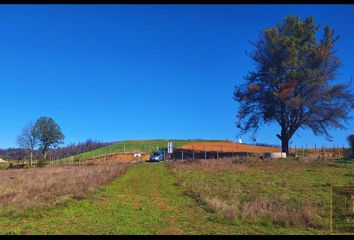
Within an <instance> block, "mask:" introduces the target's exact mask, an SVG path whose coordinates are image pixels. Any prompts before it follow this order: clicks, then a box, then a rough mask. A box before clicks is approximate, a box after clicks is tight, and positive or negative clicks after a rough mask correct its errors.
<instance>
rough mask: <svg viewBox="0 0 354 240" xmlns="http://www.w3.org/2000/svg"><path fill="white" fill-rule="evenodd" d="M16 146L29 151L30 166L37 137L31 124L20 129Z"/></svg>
mask: <svg viewBox="0 0 354 240" xmlns="http://www.w3.org/2000/svg"><path fill="white" fill-rule="evenodd" d="M17 144H18V145H19V146H20V147H21V148H24V149H29V150H30V153H31V157H30V165H31V166H32V161H33V151H34V149H35V147H36V146H37V144H38V135H37V132H36V130H35V127H34V124H33V123H32V122H30V123H29V124H27V125H26V126H25V127H24V128H23V129H22V132H21V134H20V135H19V136H18V137H17Z"/></svg>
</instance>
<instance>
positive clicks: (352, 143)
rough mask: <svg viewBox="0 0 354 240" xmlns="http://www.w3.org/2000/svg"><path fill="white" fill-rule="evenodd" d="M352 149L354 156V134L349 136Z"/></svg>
mask: <svg viewBox="0 0 354 240" xmlns="http://www.w3.org/2000/svg"><path fill="white" fill-rule="evenodd" d="M347 140H348V142H349V146H350V150H351V156H354V134H352V135H349V136H348V138H347Z"/></svg>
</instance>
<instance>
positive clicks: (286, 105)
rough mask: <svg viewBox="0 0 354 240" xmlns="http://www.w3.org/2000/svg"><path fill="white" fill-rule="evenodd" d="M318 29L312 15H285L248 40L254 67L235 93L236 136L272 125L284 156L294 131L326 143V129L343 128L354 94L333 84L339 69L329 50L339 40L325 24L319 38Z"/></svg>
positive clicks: (348, 88)
mask: <svg viewBox="0 0 354 240" xmlns="http://www.w3.org/2000/svg"><path fill="white" fill-rule="evenodd" d="M319 29H320V25H315V24H314V20H313V17H308V18H306V19H305V20H301V19H300V18H299V17H297V16H288V17H286V18H284V22H283V23H278V24H277V26H276V27H273V28H269V29H265V30H263V31H261V35H260V37H259V38H258V39H257V40H256V41H255V42H252V44H253V46H254V47H255V49H254V51H253V52H252V53H251V54H249V55H250V57H251V58H252V59H253V61H254V63H255V66H256V69H255V70H253V71H250V72H249V73H248V74H247V76H246V77H245V79H246V83H245V84H242V85H239V86H235V91H234V99H235V101H237V102H238V103H239V104H240V107H239V110H238V113H237V122H236V124H237V127H238V128H240V129H241V133H246V132H249V131H251V132H253V133H255V132H256V131H257V130H258V129H259V128H260V126H261V125H263V124H267V123H271V122H276V123H277V124H279V126H280V133H279V134H276V136H277V137H278V138H279V139H280V140H281V144H282V151H283V152H287V153H288V150H289V149H288V145H289V140H290V139H291V137H292V136H293V135H294V133H295V132H296V131H297V130H298V129H299V128H308V129H311V130H312V131H313V133H314V134H315V135H325V136H326V137H327V138H328V139H330V138H331V136H330V134H329V132H328V129H329V128H331V127H334V128H341V129H343V128H345V123H346V120H348V118H349V112H350V111H351V109H353V107H354V97H353V93H352V92H351V89H350V83H348V84H338V83H334V82H333V80H335V79H336V76H337V73H338V68H339V67H340V65H341V62H340V60H339V58H338V57H337V56H336V50H335V48H334V45H335V42H336V41H337V40H338V36H336V35H335V33H334V31H333V30H332V29H331V28H330V27H329V26H327V27H325V28H324V34H323V36H322V38H321V39H319V40H318V39H316V34H317V32H318V31H319Z"/></svg>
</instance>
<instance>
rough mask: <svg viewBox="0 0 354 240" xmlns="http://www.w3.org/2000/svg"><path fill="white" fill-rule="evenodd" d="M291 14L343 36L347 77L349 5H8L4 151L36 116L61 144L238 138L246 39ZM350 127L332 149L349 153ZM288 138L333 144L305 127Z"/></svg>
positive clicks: (352, 51) (353, 51) (353, 40)
mask: <svg viewBox="0 0 354 240" xmlns="http://www.w3.org/2000/svg"><path fill="white" fill-rule="evenodd" d="M290 14H297V15H300V16H301V17H303V18H304V17H307V16H310V15H313V16H314V17H315V21H316V22H317V23H321V24H322V25H323V26H324V25H330V26H331V27H332V28H334V29H335V30H336V32H337V33H338V34H339V35H340V36H341V39H340V40H339V41H338V44H337V49H338V55H339V57H340V58H341V60H342V61H343V67H342V68H341V73H340V75H339V76H338V79H339V80H344V81H348V80H350V76H351V75H354V59H353V58H354V57H353V56H354V28H353V26H354V5H337V6H336V5H317V6H314V5H282V6H279V5H1V6H0V53H1V54H0V81H1V96H0V102H1V110H2V111H1V113H2V114H1V118H0V148H6V147H16V137H17V135H18V134H19V133H20V131H21V128H22V127H23V126H24V125H26V124H27V123H28V122H29V121H31V120H32V121H35V120H36V119H37V118H38V117H40V116H50V117H52V118H54V119H55V120H56V121H57V123H58V124H59V125H60V126H61V128H62V130H63V132H64V134H65V136H66V138H65V144H69V143H74V142H78V141H83V140H85V139H86V138H93V139H97V140H100V141H116V140H125V139H166V138H175V139H189V138H191V139H193V138H202V139H228V140H236V136H237V134H238V130H237V129H236V128H235V121H236V119H235V113H236V110H237V107H238V105H237V104H236V103H235V102H234V100H233V98H232V97H233V95H232V93H233V89H234V86H235V84H239V83H241V82H243V81H244V79H243V76H244V75H246V73H247V71H249V70H252V69H253V67H254V65H253V64H252V62H251V60H250V59H249V57H247V56H246V55H245V51H247V50H248V51H249V50H251V49H252V47H251V45H250V44H249V41H250V40H254V39H256V38H257V36H258V35H259V31H260V30H261V29H264V28H268V27H272V26H274V25H275V24H276V22H277V21H281V20H282V19H283V17H285V16H287V15H290ZM351 116H353V113H352V114H351ZM352 121H353V120H352ZM349 124H350V126H349V128H348V129H347V130H345V131H340V130H335V129H334V130H332V131H330V132H331V133H332V134H333V136H334V138H333V141H334V143H335V144H340V145H341V144H345V145H347V142H346V140H345V138H346V136H347V135H349V134H350V133H354V126H353V124H352V122H351V123H349ZM278 132H279V128H278V127H277V126H276V125H270V126H265V127H264V128H263V129H262V130H261V131H259V133H258V135H257V142H262V143H271V144H274V143H276V144H279V141H278V139H277V138H276V137H275V134H276V133H278ZM243 141H244V142H251V140H250V139H249V137H248V136H247V135H246V136H244V137H243ZM293 142H294V144H295V143H296V144H297V145H298V146H299V145H302V144H303V145H305V144H308V145H311V144H313V143H316V144H318V145H322V144H327V146H333V143H331V142H327V141H326V140H325V139H324V137H314V136H313V135H312V134H311V133H310V131H305V130H301V131H300V132H299V133H298V134H296V136H294V138H293Z"/></svg>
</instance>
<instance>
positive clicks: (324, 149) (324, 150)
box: [323, 146, 327, 160]
mask: <svg viewBox="0 0 354 240" xmlns="http://www.w3.org/2000/svg"><path fill="white" fill-rule="evenodd" d="M323 154H324V159H325V160H327V157H326V146H325V147H324V148H323Z"/></svg>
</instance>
